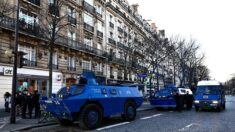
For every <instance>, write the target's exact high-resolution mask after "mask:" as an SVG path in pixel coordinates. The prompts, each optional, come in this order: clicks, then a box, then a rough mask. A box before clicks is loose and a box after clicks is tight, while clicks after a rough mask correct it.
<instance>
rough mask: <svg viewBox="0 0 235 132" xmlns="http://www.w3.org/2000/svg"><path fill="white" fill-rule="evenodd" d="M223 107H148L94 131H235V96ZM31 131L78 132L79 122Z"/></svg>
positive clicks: (107, 123)
mask: <svg viewBox="0 0 235 132" xmlns="http://www.w3.org/2000/svg"><path fill="white" fill-rule="evenodd" d="M226 100H227V103H226V110H225V111H221V112H216V111H212V110H206V111H200V112H195V111H194V109H192V110H191V111H186V110H185V111H182V112H175V111H169V110H162V111H157V110H155V109H154V110H148V111H142V112H138V115H137V118H136V120H135V121H132V122H123V121H122V120H121V119H120V118H114V119H109V120H105V121H104V123H103V124H102V126H101V127H100V128H98V129H96V130H94V131H101V132H135V131H136V132H177V131H179V132H180V131H181V132H234V131H235V97H232V96H227V97H226ZM29 131H30V132H38V131H47V132H80V131H82V130H81V129H80V128H79V127H78V124H76V123H75V124H74V125H73V126H70V127H61V126H59V125H53V126H47V127H43V128H36V129H32V130H29Z"/></svg>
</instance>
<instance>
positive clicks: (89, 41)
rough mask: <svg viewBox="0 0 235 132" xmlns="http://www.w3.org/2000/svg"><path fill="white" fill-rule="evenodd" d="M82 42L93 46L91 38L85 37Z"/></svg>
mask: <svg viewBox="0 0 235 132" xmlns="http://www.w3.org/2000/svg"><path fill="white" fill-rule="evenodd" d="M84 44H85V45H88V46H90V47H92V46H93V42H92V39H90V38H86V37H85V38H84Z"/></svg>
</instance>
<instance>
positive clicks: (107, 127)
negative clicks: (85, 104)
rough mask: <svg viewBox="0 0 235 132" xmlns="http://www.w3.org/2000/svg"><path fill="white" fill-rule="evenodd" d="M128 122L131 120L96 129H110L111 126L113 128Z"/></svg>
mask: <svg viewBox="0 0 235 132" xmlns="http://www.w3.org/2000/svg"><path fill="white" fill-rule="evenodd" d="M128 123H130V122H122V123H119V124H114V125H110V126H106V127H101V128H98V129H96V130H97V131H101V130H104V129H109V128H112V127H116V126H121V125H125V124H128Z"/></svg>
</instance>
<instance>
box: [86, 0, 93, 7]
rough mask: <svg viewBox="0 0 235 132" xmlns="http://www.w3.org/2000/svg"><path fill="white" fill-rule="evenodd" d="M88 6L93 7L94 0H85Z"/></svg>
mask: <svg viewBox="0 0 235 132" xmlns="http://www.w3.org/2000/svg"><path fill="white" fill-rule="evenodd" d="M85 1H86V2H87V3H88V4H90V5H92V6H94V0H85Z"/></svg>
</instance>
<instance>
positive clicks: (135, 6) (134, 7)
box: [131, 4, 139, 14]
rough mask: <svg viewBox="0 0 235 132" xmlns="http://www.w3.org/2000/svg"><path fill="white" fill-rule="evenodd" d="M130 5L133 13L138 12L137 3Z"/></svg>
mask: <svg viewBox="0 0 235 132" xmlns="http://www.w3.org/2000/svg"><path fill="white" fill-rule="evenodd" d="M131 6H132V8H133V10H134V13H137V14H138V7H139V5H138V4H133V5H131Z"/></svg>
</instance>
